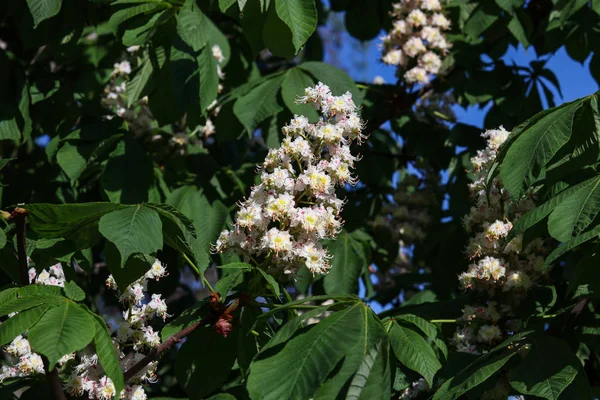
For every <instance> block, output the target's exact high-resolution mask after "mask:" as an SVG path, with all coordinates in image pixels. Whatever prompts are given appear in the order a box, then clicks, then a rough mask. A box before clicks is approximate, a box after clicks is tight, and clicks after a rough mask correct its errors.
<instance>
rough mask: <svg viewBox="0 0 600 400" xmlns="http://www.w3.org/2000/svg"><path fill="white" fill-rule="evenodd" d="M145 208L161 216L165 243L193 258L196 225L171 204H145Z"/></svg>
mask: <svg viewBox="0 0 600 400" xmlns="http://www.w3.org/2000/svg"><path fill="white" fill-rule="evenodd" d="M144 206H145V207H148V208H151V209H153V210H154V211H156V212H157V213H158V215H159V216H160V220H161V221H162V228H163V238H164V241H165V243H167V244H168V245H169V246H171V247H172V248H174V249H175V250H179V251H180V252H182V253H185V254H187V255H189V256H191V257H192V258H193V257H194V251H193V249H192V246H193V245H192V243H193V241H194V240H195V239H196V228H195V227H194V223H193V222H192V221H191V220H190V219H189V218H188V217H186V216H185V215H184V214H183V213H181V212H180V211H179V210H177V209H176V208H175V207H173V206H171V205H169V204H157V203H145V204H144Z"/></svg>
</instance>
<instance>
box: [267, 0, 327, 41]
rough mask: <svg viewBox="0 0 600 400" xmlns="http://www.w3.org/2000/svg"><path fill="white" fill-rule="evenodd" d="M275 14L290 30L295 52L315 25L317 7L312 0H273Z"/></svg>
mask: <svg viewBox="0 0 600 400" xmlns="http://www.w3.org/2000/svg"><path fill="white" fill-rule="evenodd" d="M275 10H276V11H277V15H278V16H279V18H281V20H282V21H283V22H285V24H286V25H287V26H288V27H289V28H290V30H291V31H292V43H293V44H294V48H295V49H296V53H298V51H300V49H301V48H302V46H304V43H306V41H307V40H308V38H309V37H310V35H312V34H313V32H314V31H315V29H316V27H317V7H316V6H315V1H314V0H275Z"/></svg>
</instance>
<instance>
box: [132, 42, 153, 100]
mask: <svg viewBox="0 0 600 400" xmlns="http://www.w3.org/2000/svg"><path fill="white" fill-rule="evenodd" d="M153 72H154V65H153V64H152V60H151V59H150V53H149V52H148V51H147V50H145V51H144V57H143V58H142V61H141V62H140V65H139V67H138V68H137V69H136V70H135V71H134V72H133V75H132V78H131V79H130V80H129V82H127V86H126V93H127V107H131V106H132V105H133V104H135V103H136V102H137V101H138V100H139V99H140V97H141V96H142V93H143V91H144V89H145V88H146V86H147V85H148V82H150V77H151V76H152V73H153Z"/></svg>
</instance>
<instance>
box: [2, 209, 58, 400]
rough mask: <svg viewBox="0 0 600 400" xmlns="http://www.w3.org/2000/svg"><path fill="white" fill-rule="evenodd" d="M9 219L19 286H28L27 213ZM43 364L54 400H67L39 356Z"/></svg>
mask: <svg viewBox="0 0 600 400" xmlns="http://www.w3.org/2000/svg"><path fill="white" fill-rule="evenodd" d="M11 219H13V220H14V221H15V227H16V235H17V256H18V258H19V279H20V281H21V286H27V285H29V272H28V269H29V268H28V265H27V221H26V219H27V211H26V210H25V209H23V208H20V207H17V208H15V209H14V210H13V212H12V213H11ZM41 357H42V361H43V362H44V367H45V369H46V370H47V371H48V373H47V374H46V378H47V379H48V383H49V384H50V387H51V388H52V393H54V398H56V400H67V396H66V395H65V392H64V391H63V387H62V383H61V382H60V378H59V376H58V370H57V369H56V367H54V368H53V369H52V370H50V369H49V363H48V358H46V357H45V356H41Z"/></svg>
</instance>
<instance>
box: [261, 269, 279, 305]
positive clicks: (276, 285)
mask: <svg viewBox="0 0 600 400" xmlns="http://www.w3.org/2000/svg"><path fill="white" fill-rule="evenodd" d="M258 271H259V272H260V273H261V275H262V276H263V278H265V280H266V281H267V284H268V285H269V289H270V290H271V292H272V293H273V294H274V295H275V296H276V297H277V298H279V297H281V291H280V290H279V283H277V281H276V280H275V278H273V277H272V276H271V275H269V274H268V273H267V272H265V271H264V270H262V269H261V268H258Z"/></svg>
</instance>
